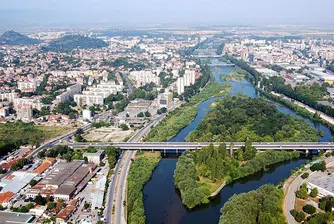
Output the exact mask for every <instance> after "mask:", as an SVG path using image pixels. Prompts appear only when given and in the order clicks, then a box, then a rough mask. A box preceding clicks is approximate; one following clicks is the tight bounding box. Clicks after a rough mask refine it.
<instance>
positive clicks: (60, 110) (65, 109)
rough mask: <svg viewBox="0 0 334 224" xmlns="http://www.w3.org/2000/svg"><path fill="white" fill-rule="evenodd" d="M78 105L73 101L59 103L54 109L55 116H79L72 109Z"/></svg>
mask: <svg viewBox="0 0 334 224" xmlns="http://www.w3.org/2000/svg"><path fill="white" fill-rule="evenodd" d="M75 106H76V103H75V102H73V101H65V102H63V103H58V104H57V106H56V107H55V108H54V109H53V111H52V112H53V113H54V114H65V115H69V114H71V113H74V114H77V113H78V112H77V111H76V110H73V109H72V108H71V107H75Z"/></svg>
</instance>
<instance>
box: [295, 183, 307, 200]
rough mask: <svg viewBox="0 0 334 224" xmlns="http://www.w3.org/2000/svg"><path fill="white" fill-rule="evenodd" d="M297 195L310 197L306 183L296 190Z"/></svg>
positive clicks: (302, 197)
mask: <svg viewBox="0 0 334 224" xmlns="http://www.w3.org/2000/svg"><path fill="white" fill-rule="evenodd" d="M296 197H297V198H300V199H306V198H308V194H307V186H306V184H303V185H302V186H301V187H300V188H299V190H298V191H297V192H296Z"/></svg>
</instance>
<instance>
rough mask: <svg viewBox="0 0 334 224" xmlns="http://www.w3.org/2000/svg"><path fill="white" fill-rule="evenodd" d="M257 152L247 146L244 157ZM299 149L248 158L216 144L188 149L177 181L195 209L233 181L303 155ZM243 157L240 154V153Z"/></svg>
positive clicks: (185, 199)
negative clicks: (230, 153) (230, 152)
mask: <svg viewBox="0 0 334 224" xmlns="http://www.w3.org/2000/svg"><path fill="white" fill-rule="evenodd" d="M253 153H256V151H255V152H253V150H252V149H251V148H250V149H247V150H246V151H245V152H244V153H243V155H242V156H243V157H245V158H246V157H247V155H249V154H253ZM299 155H300V154H299V152H286V151H266V152H262V153H257V154H256V155H255V154H254V155H253V157H252V158H249V159H247V160H240V159H236V158H234V157H233V156H232V157H230V156H228V155H227V149H226V146H225V145H224V144H223V145H221V146H219V147H218V148H216V147H213V146H212V145H211V146H209V147H207V148H204V149H203V150H201V151H196V152H189V151H187V152H185V153H183V154H182V155H181V156H180V157H179V159H178V162H177V165H176V169H175V172H174V184H175V186H176V188H177V189H179V190H180V193H181V198H182V203H183V204H184V205H185V206H187V208H189V209H192V208H194V207H195V206H197V205H199V204H207V203H209V202H210V201H209V198H210V197H211V196H212V195H215V194H218V193H219V192H220V190H222V189H223V187H224V186H225V185H228V184H230V183H232V181H235V180H238V179H241V178H245V177H247V176H250V175H253V174H255V173H257V172H259V171H261V170H265V169H266V167H267V166H271V165H273V164H277V163H280V162H283V161H287V160H292V159H295V158H298V157H299ZM236 157H239V158H240V155H236Z"/></svg>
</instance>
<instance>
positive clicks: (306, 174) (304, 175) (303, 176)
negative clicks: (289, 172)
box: [302, 173, 310, 179]
mask: <svg viewBox="0 0 334 224" xmlns="http://www.w3.org/2000/svg"><path fill="white" fill-rule="evenodd" d="M309 175H310V174H309V173H303V175H302V178H303V179H306V178H308V176H309Z"/></svg>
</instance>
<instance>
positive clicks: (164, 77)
mask: <svg viewBox="0 0 334 224" xmlns="http://www.w3.org/2000/svg"><path fill="white" fill-rule="evenodd" d="M159 77H160V82H161V85H162V88H167V87H168V86H169V85H170V84H172V83H173V82H175V81H176V79H174V78H173V73H171V72H170V73H166V72H160V74H159Z"/></svg>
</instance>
